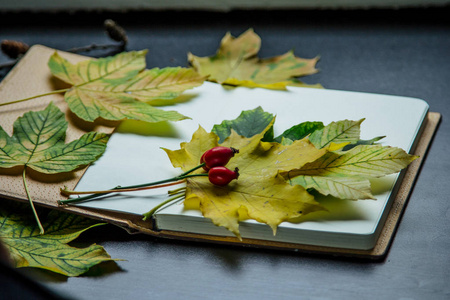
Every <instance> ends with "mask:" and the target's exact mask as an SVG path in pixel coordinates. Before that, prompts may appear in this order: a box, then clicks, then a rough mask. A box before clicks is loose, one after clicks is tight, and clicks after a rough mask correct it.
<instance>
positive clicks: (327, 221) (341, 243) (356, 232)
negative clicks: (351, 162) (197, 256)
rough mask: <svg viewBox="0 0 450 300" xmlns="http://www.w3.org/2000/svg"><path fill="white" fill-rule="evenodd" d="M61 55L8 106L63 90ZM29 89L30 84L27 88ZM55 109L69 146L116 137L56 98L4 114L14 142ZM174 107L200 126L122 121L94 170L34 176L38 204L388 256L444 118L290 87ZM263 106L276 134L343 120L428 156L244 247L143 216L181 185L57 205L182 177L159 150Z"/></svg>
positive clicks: (178, 213) (193, 93)
mask: <svg viewBox="0 0 450 300" xmlns="http://www.w3.org/2000/svg"><path fill="white" fill-rule="evenodd" d="M53 52H54V50H53V49H49V48H46V47H43V46H34V47H32V48H31V49H30V50H29V51H28V53H27V54H26V56H25V57H24V58H22V59H21V61H20V63H19V64H18V65H17V66H16V67H15V68H14V69H13V70H12V71H11V72H10V73H9V74H8V76H7V77H6V78H5V79H4V80H3V81H2V83H1V85H0V102H6V101H11V100H14V99H20V98H24V97H27V96H30V95H35V94H39V93H44V92H48V91H51V90H54V89H56V88H57V86H55V81H54V79H53V78H52V76H51V74H50V73H49V70H48V68H47V66H46V64H47V61H48V58H49V57H50V56H51V54H52V53H53ZM61 55H62V56H64V57H65V58H67V59H69V60H70V61H72V62H78V61H81V60H84V59H86V58H85V57H82V56H78V55H73V54H69V53H63V52H62V53H61ZM24 82H26V83H27V84H26V85H25V84H23V83H24ZM49 101H53V102H54V103H55V104H56V105H57V106H58V107H60V108H61V109H62V110H63V111H64V112H66V116H67V119H68V121H69V129H68V134H67V139H68V141H69V140H71V139H74V138H77V137H79V136H80V135H81V134H82V133H84V132H85V131H90V130H97V131H104V132H111V131H112V130H113V129H114V128H113V127H108V126H104V125H105V124H101V123H98V124H97V123H96V124H93V125H88V124H86V123H83V122H79V120H76V118H73V116H72V115H71V114H70V112H68V109H67V105H66V104H65V102H64V100H63V97H62V95H51V96H47V97H44V98H41V99H40V101H30V102H23V103H20V104H16V105H15V106H14V107H12V106H10V107H9V106H3V107H0V125H1V126H2V127H3V128H4V129H5V130H6V131H7V133H8V134H11V130H12V123H13V122H14V120H15V119H16V118H17V117H19V116H21V115H23V113H24V112H26V111H29V110H42V109H44V108H45V106H46V105H47V104H48V102H49ZM167 104H170V103H167ZM171 104H173V105H172V106H170V107H167V109H168V110H176V111H178V112H180V113H182V114H184V115H187V116H189V117H191V118H192V119H190V120H183V121H180V122H161V123H156V124H150V123H145V122H139V121H124V122H122V123H121V124H120V126H119V127H118V128H117V129H116V130H115V132H114V134H113V135H112V137H111V139H110V141H109V143H108V147H107V150H106V152H105V154H104V155H103V156H102V157H101V158H100V159H99V160H98V161H97V162H95V163H94V164H93V165H91V166H90V167H89V168H87V170H86V171H85V170H79V171H77V172H75V173H73V174H72V175H71V176H61V177H60V178H50V180H48V178H47V180H44V181H42V180H39V178H37V177H30V178H29V180H28V182H29V186H30V190H31V194H32V195H33V197H34V202H35V203H36V204H37V205H43V206H46V207H51V208H55V209H60V210H65V211H69V212H74V213H78V214H82V215H86V216H88V217H92V218H96V219H100V220H103V221H107V222H111V223H114V224H117V225H120V226H122V227H126V228H128V229H129V230H131V231H138V232H143V233H146V234H149V235H153V236H160V237H167V238H175V239H182V240H191V241H192V240H194V241H207V242H214V243H225V244H234V245H250V246H254V247H265V248H276V249H290V250H300V251H306V252H314V253H331V254H342V255H351V256H361V257H371V258H375V257H382V256H383V255H385V254H386V250H387V249H388V246H389V244H390V241H391V240H392V236H393V233H394V232H395V228H396V226H397V224H398V221H399V218H400V216H401V213H402V211H403V208H404V205H405V203H406V201H407V199H408V195H409V193H410V190H411V187H412V185H413V183H414V180H415V178H416V175H417V173H418V170H419V168H420V165H421V163H422V161H423V158H424V156H425V153H426V151H427V147H428V145H429V143H430V141H431V139H432V136H433V134H434V132H435V130H436V128H437V124H438V122H439V119H440V115H439V114H438V113H429V112H428V105H427V104H426V102H424V101H422V100H419V99H413V98H406V97H397V96H386V95H377V94H367V93H356V92H345V91H333V90H326V89H325V90H320V89H309V88H289V90H288V91H273V90H266V89H247V88H233V89H225V88H223V87H222V86H220V85H218V84H214V83H208V82H205V84H204V85H202V86H200V87H198V88H195V89H193V90H190V91H187V92H185V93H184V94H183V96H182V97H180V99H177V101H173V102H172V103H171ZM258 106H261V107H262V108H263V109H264V110H265V111H266V112H269V113H272V114H274V115H276V123H275V128H274V130H275V136H276V135H278V134H280V133H282V132H283V131H284V130H285V129H287V128H290V127H291V126H293V125H296V124H298V123H300V122H304V121H322V122H323V123H324V124H328V123H330V122H332V121H338V120H344V119H350V120H359V119H361V118H365V121H364V122H363V123H362V126H361V138H362V139H371V138H373V137H376V136H383V135H386V138H384V139H383V140H381V142H382V144H384V145H391V146H396V147H401V148H403V149H405V150H406V151H407V152H410V153H414V154H416V155H420V156H421V158H420V159H418V160H416V161H414V162H413V163H412V164H411V165H410V166H409V167H408V168H407V169H406V170H404V171H402V173H400V174H398V175H392V176H388V177H384V178H382V179H377V180H373V181H372V189H373V192H374V194H375V197H376V198H377V200H376V201H374V200H360V201H342V200H334V199H330V198H327V197H324V198H321V199H319V201H320V202H321V203H322V204H323V205H324V206H325V207H326V208H327V209H328V210H329V212H319V213H312V214H310V215H307V216H305V217H304V219H303V220H302V222H299V223H289V222H285V223H282V224H281V225H280V226H279V229H278V232H277V235H276V236H273V234H272V230H271V229H270V228H269V227H268V226H267V225H264V224H259V223H257V222H253V221H245V222H242V224H241V225H240V231H241V233H242V236H243V241H239V240H238V239H237V238H235V237H234V236H233V235H232V234H231V233H229V232H228V231H227V230H226V229H224V228H219V227H216V226H214V225H213V224H212V223H211V222H210V221H209V220H208V219H205V218H203V217H202V216H201V215H200V212H199V211H195V210H185V209H184V206H183V204H182V203H175V204H173V205H170V206H168V207H165V208H164V209H162V210H160V211H158V212H157V213H156V215H155V220H154V222H148V221H146V222H144V221H142V218H141V214H143V213H145V212H147V211H149V210H150V209H151V208H153V207H154V206H155V205H157V204H158V203H160V202H161V201H163V200H165V199H167V191H168V190H170V189H174V188H175V187H171V188H167V189H158V190H150V191H140V192H134V193H123V194H114V195H110V196H108V197H105V199H102V200H96V201H90V202H85V203H82V204H78V205H77V206H58V204H57V200H60V199H63V196H62V195H60V193H59V189H60V188H61V187H63V186H67V187H68V188H69V189H73V188H75V187H76V189H78V190H93V189H96V190H98V189H108V188H112V187H115V186H117V185H122V186H125V185H134V184H140V183H145V182H151V181H156V180H160V179H165V178H169V177H172V176H174V175H176V174H179V173H180V170H178V169H175V168H173V167H172V165H171V163H170V161H169V159H168V157H167V155H166V153H165V152H164V151H163V150H161V149H160V147H164V148H168V149H172V150H175V149H179V144H180V142H184V141H189V140H190V139H191V136H192V134H193V133H194V131H195V130H197V128H198V126H199V125H201V126H202V127H203V128H205V129H206V130H207V131H210V130H211V129H212V127H213V125H214V124H219V123H221V122H222V121H223V120H231V119H235V118H236V117H237V116H238V115H239V114H240V112H241V111H243V110H249V109H254V108H256V107H258ZM106 125H108V124H106ZM422 130H423V134H422V135H421V132H422ZM416 144H417V147H416ZM0 171H1V170H0ZM83 174H84V175H83ZM403 175H404V179H403V180H402V176H403ZM0 180H1V184H0V195H1V196H2V197H6V198H10V199H16V200H22V201H25V200H26V195H25V191H24V190H23V185H22V179H21V176H20V174H14V173H11V172H3V173H0ZM397 189H398V191H397Z"/></svg>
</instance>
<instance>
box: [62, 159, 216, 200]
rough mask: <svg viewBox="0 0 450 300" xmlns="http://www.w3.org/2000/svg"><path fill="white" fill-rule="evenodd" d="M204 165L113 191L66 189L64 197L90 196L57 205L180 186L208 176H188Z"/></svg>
mask: <svg viewBox="0 0 450 300" xmlns="http://www.w3.org/2000/svg"><path fill="white" fill-rule="evenodd" d="M203 166H204V164H200V165H198V166H196V167H194V168H192V169H190V170H188V171H186V172H184V173H182V174H180V175H178V176H175V177H172V178H168V179H164V180H159V181H154V182H150V183H144V184H138V185H130V186H124V187H122V186H117V187H115V188H113V189H110V190H102V191H73V190H67V189H61V193H62V194H64V195H85V194H90V195H89V196H85V197H78V198H73V199H66V200H59V201H58V203H59V204H70V203H77V202H81V201H85V200H90V199H94V198H98V197H100V196H103V195H107V194H109V193H114V192H119V191H120V192H134V191H140V190H147V189H153V188H161V187H167V186H172V185H176V184H180V183H182V182H183V181H184V180H185V179H186V178H190V177H199V176H208V174H206V173H201V174H189V173H191V172H193V171H195V170H197V169H199V168H201V167H203Z"/></svg>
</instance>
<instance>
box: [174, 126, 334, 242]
mask: <svg viewBox="0 0 450 300" xmlns="http://www.w3.org/2000/svg"><path fill="white" fill-rule="evenodd" d="M273 121H274V120H272V122H271V123H270V124H269V125H268V126H267V127H266V128H265V129H264V130H263V131H262V132H260V133H258V134H256V135H254V136H253V137H251V138H246V137H243V136H241V135H239V134H237V133H236V132H235V131H232V132H231V135H230V136H229V137H228V138H226V140H225V141H224V142H223V143H222V144H221V145H222V146H226V147H231V146H232V147H234V148H238V149H239V154H237V155H236V156H235V157H234V158H233V159H232V161H230V163H229V164H228V165H227V167H228V168H229V169H231V170H232V169H234V168H235V167H238V168H239V173H240V176H239V179H238V180H237V181H235V182H233V183H231V184H229V185H228V186H226V187H218V186H214V185H212V184H211V183H209V181H208V179H207V178H205V177H193V178H189V179H188V181H187V193H186V201H198V202H199V206H200V210H201V211H202V213H203V215H204V216H205V217H207V218H210V219H211V220H212V222H213V223H214V224H216V225H218V226H223V227H225V228H227V229H228V230H230V231H231V232H233V233H234V234H235V235H236V236H238V237H240V233H239V220H240V219H241V218H242V216H243V215H245V216H246V217H249V218H251V219H254V220H256V221H258V222H262V223H265V224H268V225H269V226H270V227H271V228H272V230H273V231H274V233H275V232H276V228H277V226H278V225H279V224H280V223H281V222H283V221H286V220H289V219H292V218H296V217H298V216H300V215H304V214H307V213H310V212H313V211H317V210H323V208H322V207H321V206H320V204H319V203H317V202H316V201H315V200H314V197H312V196H311V195H309V194H308V193H307V192H306V190H305V189H304V188H303V187H301V186H299V185H297V186H291V185H290V184H289V183H287V182H286V181H285V180H284V179H283V178H281V177H280V176H278V173H279V171H280V170H291V169H292V168H296V167H298V166H303V165H304V164H306V163H308V162H312V161H314V160H316V159H318V158H319V157H321V156H323V155H324V153H326V152H327V151H328V150H327V149H317V148H316V147H314V145H312V144H311V143H310V142H309V141H308V140H307V139H303V140H298V141H294V142H293V143H292V144H291V145H281V144H278V143H270V142H262V141H261V139H262V138H263V137H264V134H265V132H266V131H267V130H269V128H271V126H272V125H273ZM217 145H218V137H217V136H216V135H215V134H214V133H207V132H206V131H205V130H204V129H202V128H199V129H198V130H197V131H196V132H195V133H194V135H193V137H192V140H191V141H190V142H189V143H182V144H181V149H180V150H175V151H172V150H167V149H165V151H166V152H167V154H168V156H169V158H170V159H171V162H172V164H173V165H174V167H181V168H182V169H183V170H184V171H187V170H189V169H191V168H193V167H195V166H197V165H198V162H199V160H200V157H201V155H202V154H203V152H204V151H206V150H208V149H210V148H212V147H214V146H217Z"/></svg>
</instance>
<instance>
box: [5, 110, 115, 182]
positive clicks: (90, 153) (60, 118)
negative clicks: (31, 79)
mask: <svg viewBox="0 0 450 300" xmlns="http://www.w3.org/2000/svg"><path fill="white" fill-rule="evenodd" d="M13 127H14V130H13V135H12V137H9V136H8V134H6V132H5V131H4V130H3V128H1V127H0V161H1V162H2V163H1V167H2V168H12V167H15V166H23V167H30V168H32V169H34V170H36V171H38V172H41V173H45V174H55V173H61V172H70V171H73V170H74V169H76V168H78V167H80V166H83V165H87V164H89V163H91V162H93V161H95V160H96V159H97V158H98V157H99V156H100V155H101V154H102V153H103V152H104V151H105V149H106V143H107V142H108V139H109V135H107V134H104V133H97V132H90V133H86V134H84V135H83V136H82V137H80V138H79V139H78V140H75V141H72V142H70V143H68V144H65V137H66V129H67V121H66V120H65V118H64V114H63V113H62V112H61V111H60V110H59V109H58V108H57V107H56V106H55V105H54V104H53V103H50V104H49V105H48V106H47V108H46V109H44V110H43V111H38V112H33V111H30V112H27V113H25V114H24V115H23V116H22V117H20V118H18V119H17V120H16V121H15V122H14V125H13Z"/></svg>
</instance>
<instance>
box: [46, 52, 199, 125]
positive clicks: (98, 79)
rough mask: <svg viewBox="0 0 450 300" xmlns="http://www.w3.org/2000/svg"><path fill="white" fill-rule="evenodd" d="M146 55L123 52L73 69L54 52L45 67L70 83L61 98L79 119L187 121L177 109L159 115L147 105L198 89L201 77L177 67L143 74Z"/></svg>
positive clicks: (146, 71) (87, 61)
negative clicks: (188, 90) (191, 89)
mask: <svg viewBox="0 0 450 300" xmlns="http://www.w3.org/2000/svg"><path fill="white" fill-rule="evenodd" d="M146 52H147V51H132V52H124V53H120V54H118V55H116V56H112V57H106V58H100V59H97V60H93V59H90V60H86V61H82V62H80V63H78V64H75V65H74V64H71V63H70V62H68V61H67V60H65V59H64V58H62V57H61V56H59V55H58V53H57V52H55V53H54V54H53V55H52V56H51V57H50V60H49V62H48V66H49V68H50V71H51V72H52V74H53V75H54V76H55V77H57V78H59V79H60V80H62V81H64V82H66V83H68V84H71V85H72V87H71V88H69V89H68V90H67V91H66V93H65V95H64V98H65V100H66V102H67V103H68V105H69V108H70V110H71V111H72V112H74V113H75V114H76V115H77V116H78V117H80V118H82V119H83V120H86V121H90V122H92V121H94V120H95V119H97V118H99V117H101V118H103V119H107V120H123V119H137V120H142V121H146V122H159V121H179V120H183V119H186V118H187V117H186V116H183V115H181V114H179V113H178V112H176V111H164V110H161V109H158V108H155V107H153V106H152V105H150V104H148V103H147V102H150V101H152V100H155V99H173V98H175V97H177V96H178V95H179V94H180V93H181V92H183V91H184V90H186V89H190V88H193V87H196V86H199V85H201V84H202V83H203V81H204V79H205V78H204V77H202V76H200V75H199V74H198V73H196V72H195V71H193V70H192V69H187V68H180V67H177V68H164V69H159V68H154V69H150V70H144V68H145V54H146Z"/></svg>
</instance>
